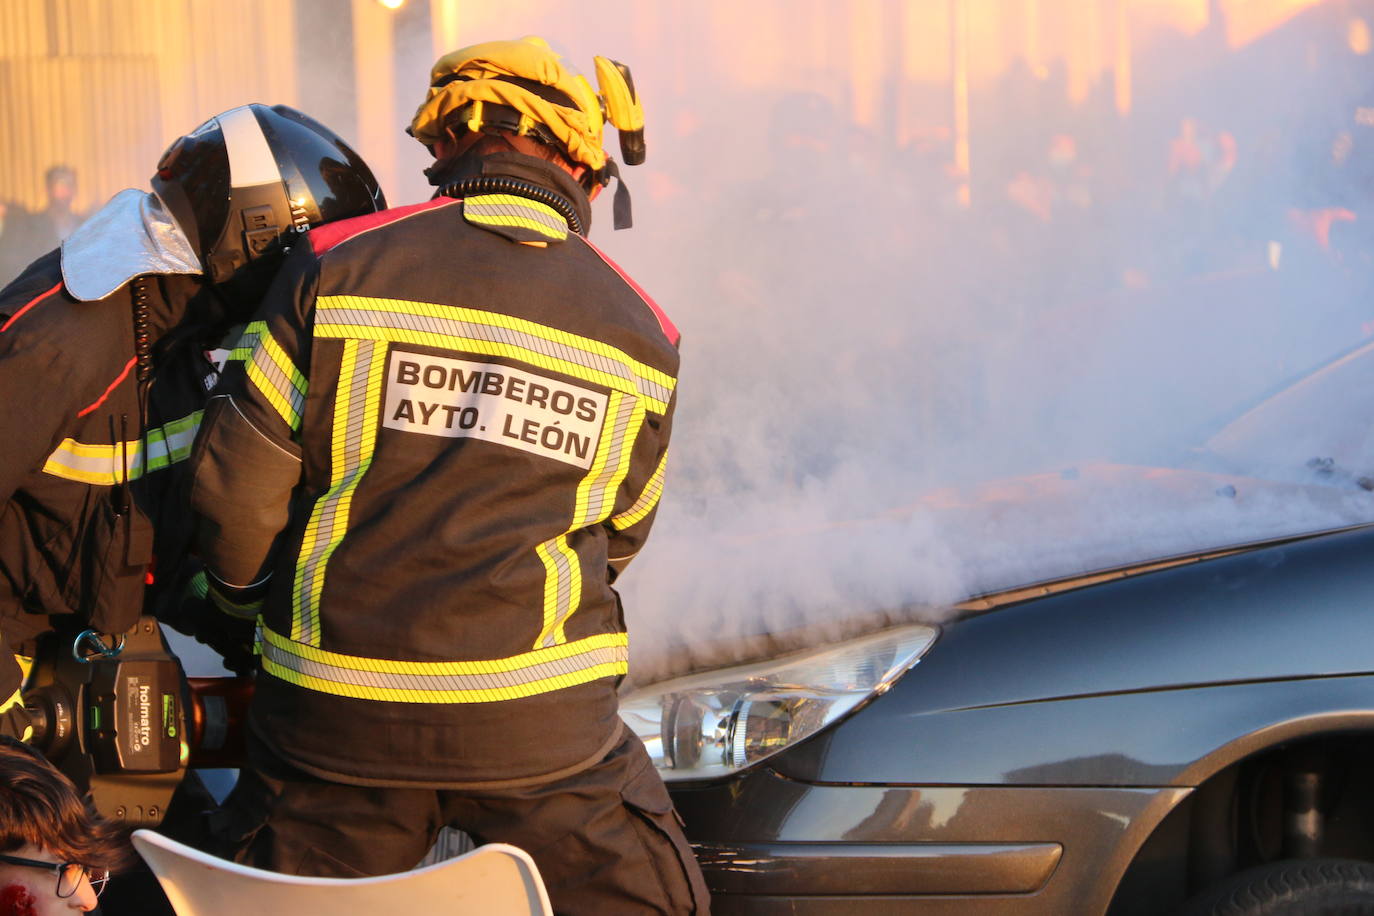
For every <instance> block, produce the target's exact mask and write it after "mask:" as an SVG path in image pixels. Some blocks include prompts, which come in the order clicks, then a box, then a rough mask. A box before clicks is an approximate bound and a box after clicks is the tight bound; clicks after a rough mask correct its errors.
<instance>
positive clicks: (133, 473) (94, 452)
mask: <svg viewBox="0 0 1374 916" xmlns="http://www.w3.org/2000/svg"><path fill="white" fill-rule="evenodd" d="M202 414H203V411H199V410H197V411H195V412H194V413H192V414H189V415H188V416H185V417H182V418H181V419H179V420H173V421H172V422H170V423H165V424H163V425H162V426H156V427H153V428H151V429H149V430H148V432H147V434H146V435H144V436H143V437H142V438H139V439H131V440H129V441H127V442H114V443H110V444H101V445H91V444H88V443H85V442H77V441H76V440H75V439H72V438H70V437H68V438H66V439H63V440H62V442H61V443H60V444H59V445H58V446H57V448H56V449H55V450H54V451H53V453H52V454H51V455H49V456H48V460H47V461H46V462H44V464H43V473H45V474H51V475H52V476H54V477H61V478H63V479H65V480H75V481H79V482H80V483H88V484H92V485H94V486H103V487H112V486H114V485H116V484H119V483H123V482H124V481H126V480H138V479H139V478H140V477H142V476H143V475H144V474H151V473H153V472H154V471H160V470H162V469H164V468H167V467H170V466H172V465H174V464H177V463H178V462H181V461H185V460H186V459H187V458H189V457H190V456H191V445H192V444H193V443H194V442H195V440H196V430H197V429H199V428H200V420H201V416H202Z"/></svg>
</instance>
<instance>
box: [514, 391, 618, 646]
mask: <svg viewBox="0 0 1374 916" xmlns="http://www.w3.org/2000/svg"><path fill="white" fill-rule="evenodd" d="M643 422H644V407H643V405H642V404H641V403H640V401H639V399H638V398H636V397H634V396H633V395H628V394H623V393H622V392H619V391H612V392H611V395H610V402H609V405H608V407H607V410H606V417H605V420H604V421H603V425H602V430H601V436H600V437H599V440H598V445H597V449H596V459H595V460H594V461H593V462H592V466H591V469H590V470H589V471H588V472H587V475H586V476H585V477H583V478H582V481H581V482H580V483H579V484H578V485H577V495H576V497H575V499H574V503H573V517H572V524H571V525H569V527H568V530H567V531H565V532H563V533H562V534H560V535H558V536H557V537H555V538H551V539H550V540H547V541H545V542H543V543H542V544H539V545H538V546H537V547H536V548H535V553H536V554H538V556H539V561H540V562H541V563H543V564H544V576H545V580H544V614H543V625H542V626H541V627H540V630H539V636H538V638H537V639H536V641H535V647H536V648H548V647H551V646H556V645H559V644H561V643H564V642H566V641H567V634H566V633H565V632H564V626H565V624H566V623H567V621H568V618H569V617H571V616H572V615H573V614H575V613H576V612H577V610H578V608H579V607H581V606H582V559H581V557H579V556H578V555H577V552H576V551H575V550H573V548H572V545H571V544H570V543H569V542H568V535H570V534H572V533H573V532H574V531H577V530H578V529H579V528H586V527H588V526H590V525H594V524H596V523H597V522H600V521H602V520H603V519H605V518H606V516H608V515H610V514H611V510H612V508H613V507H614V505H615V491H616V490H617V489H618V488H619V487H620V483H621V481H623V480H624V479H625V475H626V474H627V473H629V470H630V450H631V448H632V447H633V444H634V436H635V434H636V433H637V432H638V431H639V427H640V425H641V424H642V423H643Z"/></svg>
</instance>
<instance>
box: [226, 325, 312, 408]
mask: <svg viewBox="0 0 1374 916" xmlns="http://www.w3.org/2000/svg"><path fill="white" fill-rule="evenodd" d="M229 360H230V361H235V360H237V361H240V362H242V363H243V369H244V372H245V373H246V374H247V376H248V379H249V381H251V382H252V383H253V385H254V387H256V388H257V389H258V391H259V392H260V393H261V394H262V396H263V397H264V398H266V399H267V402H268V403H269V404H271V405H272V409H273V410H275V411H276V412H277V413H278V414H279V415H280V416H281V418H282V420H284V421H285V422H286V425H287V426H289V427H291V430H292V432H296V431H298V430H299V429H300V428H301V418H302V415H303V414H304V412H305V394H306V389H307V383H306V380H305V376H303V375H302V374H301V372H300V370H299V369H297V368H296V364H295V363H293V362H292V361H291V357H289V356H287V355H286V351H285V350H283V349H282V347H281V344H279V343H277V341H276V339H275V338H274V337H273V336H272V334H271V332H269V331H268V330H267V322H265V321H254V322H253V323H252V324H250V325H248V327H246V328H244V332H243V336H242V337H240V338H239V342H238V343H237V344H235V345H234V349H233V350H231V351H230V352H229Z"/></svg>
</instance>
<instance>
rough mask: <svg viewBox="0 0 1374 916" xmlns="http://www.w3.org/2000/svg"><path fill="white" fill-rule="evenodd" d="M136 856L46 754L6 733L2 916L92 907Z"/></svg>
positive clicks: (50, 914)
mask: <svg viewBox="0 0 1374 916" xmlns="http://www.w3.org/2000/svg"><path fill="white" fill-rule="evenodd" d="M133 861H134V853H133V849H132V847H130V846H129V841H128V839H127V838H126V837H125V836H124V835H123V833H122V832H121V831H120V830H119V829H118V828H117V827H116V826H115V825H114V824H111V823H110V822H109V821H107V820H105V819H104V818H102V817H101V816H100V815H98V814H96V813H95V812H94V811H93V810H91V808H90V806H89V805H88V804H86V803H85V802H83V801H82V799H81V796H80V795H78V794H77V791H76V787H75V786H73V785H72V784H71V782H70V781H69V780H68V779H67V777H66V776H64V775H62V773H60V772H59V771H58V770H57V768H56V767H54V766H53V765H52V764H50V763H49V762H48V761H47V760H45V759H44V758H43V756H42V755H41V754H39V753H38V752H37V751H35V750H33V749H32V748H30V747H28V746H27V745H25V744H22V743H20V742H18V741H16V740H14V739H13V738H6V737H0V916H70V914H71V913H73V912H78V913H88V912H90V911H91V910H94V909H95V907H96V898H97V897H98V896H99V895H100V892H101V891H102V890H104V888H105V882H106V880H107V878H108V877H109V874H110V872H111V871H115V870H118V869H122V868H124V867H126V866H127V865H129V864H131V863H132V862H133Z"/></svg>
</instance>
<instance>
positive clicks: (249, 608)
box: [178, 571, 262, 675]
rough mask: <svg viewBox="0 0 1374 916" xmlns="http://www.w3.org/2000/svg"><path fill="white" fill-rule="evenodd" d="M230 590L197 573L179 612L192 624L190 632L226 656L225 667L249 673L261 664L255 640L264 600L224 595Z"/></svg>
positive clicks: (182, 617)
mask: <svg viewBox="0 0 1374 916" xmlns="http://www.w3.org/2000/svg"><path fill="white" fill-rule="evenodd" d="M227 590H228V589H227V588H226V587H225V586H221V585H220V584H219V583H217V582H215V581H214V580H213V579H211V578H210V577H209V576H207V575H206V574H205V572H203V571H202V572H199V573H196V575H194V576H192V577H191V580H190V581H189V582H188V583H187V587H186V592H185V595H184V596H183V598H182V602H181V604H182V610H181V613H180V614H179V615H178V616H179V618H180V619H181V620H183V621H186V622H187V623H189V625H190V626H189V634H188V635H190V636H193V637H195V639H196V641H197V642H200V643H204V644H205V645H207V646H209V647H210V648H211V649H213V650H214V651H215V652H216V653H218V654H219V655H220V657H221V658H223V659H224V667H226V668H228V669H229V670H230V671H232V672H234V673H235V674H238V675H247V674H250V673H252V672H253V671H255V670H256V669H257V667H258V659H257V653H256V651H255V648H254V643H255V641H256V638H257V609H258V607H260V606H261V604H262V602H261V601H260V600H259V601H256V602H250V603H246V604H240V603H237V602H236V601H235V600H234V599H233V598H230V597H228V596H227V595H226V594H224V592H225V591H227Z"/></svg>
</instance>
